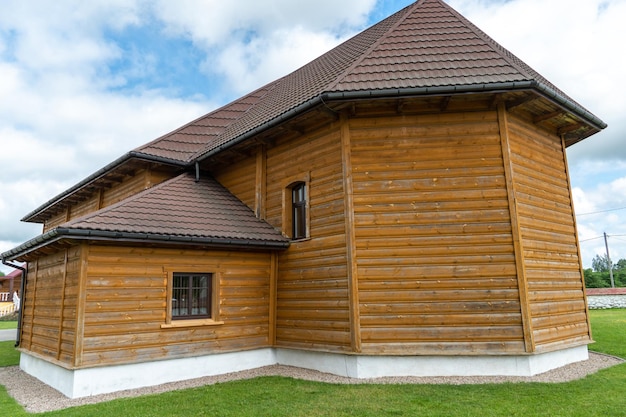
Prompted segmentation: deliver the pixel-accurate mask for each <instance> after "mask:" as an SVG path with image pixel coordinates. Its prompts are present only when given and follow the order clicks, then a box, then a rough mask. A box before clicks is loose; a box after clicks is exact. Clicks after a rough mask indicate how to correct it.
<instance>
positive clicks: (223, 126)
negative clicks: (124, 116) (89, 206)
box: [22, 0, 606, 222]
mask: <svg viewBox="0 0 626 417" xmlns="http://www.w3.org/2000/svg"><path fill="white" fill-rule="evenodd" d="M513 91H532V92H534V94H536V95H537V96H540V97H543V98H544V99H546V100H548V101H549V102H551V103H554V107H555V108H558V109H561V110H562V112H563V114H566V115H567V117H565V119H567V120H569V121H567V122H564V123H571V120H575V121H576V122H575V123H574V124H573V126H572V125H568V129H565V130H564V132H566V133H565V135H566V144H567V145H570V144H572V143H576V142H577V141H579V140H582V139H584V138H585V137H587V136H589V135H591V134H594V133H596V132H598V131H599V130H600V129H603V128H604V127H606V124H605V123H604V122H603V121H602V120H600V119H599V118H597V117H596V116H594V115H593V114H592V113H590V112H589V111H588V110H586V109H585V108H584V107H582V106H581V105H580V104H578V103H577V102H576V101H574V100H573V99H572V98H570V97H569V96H568V95H566V94H565V93H564V92H562V91H561V90H560V89H558V88H557V87H555V86H554V85H552V84H551V83H550V82H549V81H547V80H546V79H545V78H544V77H542V76H541V75H540V74H539V73H537V72H536V71H534V70H533V69H532V68H530V67H529V66H528V65H526V64H525V63H524V62H522V61H521V60H520V59H518V58H517V57H515V56H514V55H513V54H512V53H510V52H509V51H508V50H506V49H505V48H503V47H502V46H501V45H499V44H498V43H497V42H495V41H494V40H493V39H491V38H490V37H489V36H487V35H486V34H485V33H484V32H482V31H481V30H480V29H478V28H477V27H476V26H474V25H473V24H472V23H471V22H469V21H468V20H467V19H465V18H464V17H463V16H461V15H460V14H459V13H457V12H456V11H455V10H453V9H452V8H451V7H449V6H448V5H446V4H445V3H444V2H443V1H442V0H418V1H417V2H415V3H414V4H412V5H410V6H408V7H406V8H404V9H402V10H400V11H399V12H397V13H395V14H394V15H392V16H390V17H388V18H387V19H385V20H383V21H381V22H380V23H378V24H376V25H374V26H372V27H370V28H369V29H366V30H365V31H363V32H361V33H359V34H358V35H356V36H354V37H353V38H351V39H349V40H347V41H346V42H344V43H342V44H341V45H339V46H337V47H336V48H334V49H332V50H330V51H329V52H327V53H325V54H324V55H322V56H320V57H319V58H317V59H315V60H313V61H312V62H310V63H309V64H307V65H305V66H303V67H301V68H300V69H298V70H296V71H294V72H292V73H291V74H288V75H286V76H284V77H282V78H279V79H278V80H276V81H273V82H271V83H269V84H267V85H265V86H263V87H261V88H259V89H258V90H256V91H254V92H252V93H250V94H247V95H245V96H244V97H241V98H239V99H237V100H235V101H233V102H232V103H230V104H227V105H225V106H223V107H222V108H219V109H217V110H215V111H213V112H211V113H209V114H207V115H205V116H202V117H200V118H198V119H196V120H194V121H192V122H190V123H188V124H186V125H185V126H182V127H181V128H179V129H177V130H175V131H173V132H171V133H168V134H166V135H164V136H162V137H160V138H158V139H156V140H154V141H152V142H150V143H148V144H145V145H143V146H140V147H138V148H136V149H134V150H133V151H131V152H129V153H127V154H126V155H124V156H122V157H121V158H119V159H118V160H116V161H114V162H112V163H111V164H109V165H107V166H106V167H104V168H103V169H101V170H99V171H97V172H96V173H94V174H93V175H91V176H89V177H88V178H86V179H84V180H83V181H81V182H79V183H78V184H76V185H75V186H73V187H72V188H70V189H68V190H67V191H65V192H64V193H61V194H59V195H58V196H56V197H54V198H53V199H51V200H50V201H48V202H46V203H44V204H43V205H42V206H40V207H39V208H37V209H35V210H34V211H33V212H31V213H29V214H27V215H26V216H25V217H24V218H23V219H22V220H23V221H34V222H43V221H44V220H45V219H46V218H47V217H49V216H50V215H51V214H54V213H56V212H58V211H59V207H62V205H63V204H65V203H64V202H68V203H67V204H69V202H71V201H80V199H81V198H85V197H86V196H88V195H89V192H90V191H89V189H90V187H98V186H101V184H100V183H101V182H104V183H105V184H108V183H107V182H106V181H107V177H108V176H112V175H114V174H115V171H116V170H117V171H120V170H123V169H126V168H125V167H126V166H128V165H130V164H132V163H133V161H138V160H140V161H149V162H150V163H158V164H163V165H166V164H167V165H169V166H172V167H179V168H181V169H184V168H186V167H190V166H192V165H193V164H194V163H196V162H201V161H203V160H205V159H207V158H213V157H215V156H216V155H217V157H219V154H220V152H221V151H223V150H225V149H227V148H229V147H232V146H234V145H236V144H239V143H242V142H245V141H246V140H248V139H250V138H253V137H254V136H255V135H256V134H258V133H261V132H264V131H266V130H267V129H269V128H271V127H273V126H277V125H279V124H281V123H283V122H285V121H287V120H290V119H291V118H292V117H295V116H296V115H299V114H302V113H304V112H306V111H307V110H309V109H312V108H314V107H315V106H318V105H320V104H327V103H332V102H336V101H344V100H359V99H377V98H394V97H398V98H402V97H417V96H429V95H440V96H446V95H455V94H463V93H501V92H513ZM553 113H554V114H561V113H560V112H559V111H556V112H554V111H553ZM554 114H553V115H551V117H555V116H554ZM559 117H560V116H559Z"/></svg>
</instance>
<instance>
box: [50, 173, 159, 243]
mask: <svg viewBox="0 0 626 417" xmlns="http://www.w3.org/2000/svg"><path fill="white" fill-rule="evenodd" d="M168 178H170V175H169V174H166V173H165V172H161V171H158V170H151V169H142V170H140V171H139V172H137V173H136V175H135V176H133V177H128V178H126V179H125V180H123V181H122V182H120V183H117V184H116V185H115V186H113V187H111V188H107V189H98V190H94V192H93V194H92V195H91V196H90V197H89V198H88V199H86V200H84V201H81V202H79V203H76V204H73V205H71V206H70V207H69V208H66V209H65V210H64V211H62V212H60V213H57V214H56V215H54V216H52V217H51V218H50V219H48V220H46V221H45V223H44V226H43V233H45V232H47V231H49V230H51V229H54V228H55V227H57V226H59V225H61V224H63V223H65V222H67V221H69V220H72V219H75V218H78V217H80V216H84V215H86V214H89V213H92V212H94V211H97V210H99V209H101V208H104V207H107V206H110V205H112V204H115V203H117V202H119V201H122V200H124V199H125V198H128V197H130V196H132V195H134V194H137V193H138V192H140V191H143V190H145V189H147V188H150V187H152V186H154V185H156V184H159V183H161V182H163V181H164V180H166V179H168Z"/></svg>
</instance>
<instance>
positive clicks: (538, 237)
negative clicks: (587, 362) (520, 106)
mask: <svg viewBox="0 0 626 417" xmlns="http://www.w3.org/2000/svg"><path fill="white" fill-rule="evenodd" d="M509 130H510V132H509V135H510V140H511V160H512V163H513V171H514V180H515V182H516V190H517V195H516V198H517V202H518V215H519V222H520V229H521V234H522V239H523V241H524V245H523V246H524V266H525V270H526V279H527V283H528V292H529V302H530V311H531V316H532V328H533V337H534V340H535V343H536V345H537V350H538V351H541V350H545V349H550V348H552V347H556V346H559V347H561V346H563V345H564V344H565V345H567V344H579V343H588V342H589V340H590V333H589V332H590V330H589V326H588V317H587V312H586V306H585V299H584V296H583V291H584V290H583V286H584V281H583V275H582V271H581V268H580V261H579V253H578V247H577V242H576V230H575V224H574V216H573V209H572V201H571V194H570V190H569V181H568V177H567V170H566V166H565V163H566V161H565V155H564V150H563V148H562V145H561V140H560V138H558V137H557V136H556V135H549V134H548V133H546V132H545V131H543V130H540V129H538V128H535V127H533V126H532V125H529V124H528V123H525V122H524V121H523V120H520V119H517V118H514V117H509Z"/></svg>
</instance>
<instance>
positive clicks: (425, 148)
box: [350, 111, 524, 354]
mask: <svg viewBox="0 0 626 417" xmlns="http://www.w3.org/2000/svg"><path fill="white" fill-rule="evenodd" d="M350 135H351V137H350V139H351V143H352V154H351V158H352V167H353V173H352V176H353V192H354V211H355V214H354V217H355V234H356V252H357V267H358V277H359V301H360V303H359V310H360V321H361V332H362V351H363V352H364V353H370V354H378V353H390V354H498V353H507V352H518V353H519V352H524V340H523V329H522V321H521V312H520V311H521V310H520V301H519V300H520V297H519V293H518V284H517V278H516V265H515V255H514V248H513V240H512V234H511V219H510V214H509V206H508V199H507V190H506V184H505V174H504V167H503V159H502V149H501V144H500V136H499V128H498V121H497V114H496V112H495V111H491V112H480V111H479V112H472V113H464V114H453V113H447V114H436V115H416V116H409V115H406V116H397V117H385V118H383V117H380V118H368V119H358V118H354V119H351V120H350Z"/></svg>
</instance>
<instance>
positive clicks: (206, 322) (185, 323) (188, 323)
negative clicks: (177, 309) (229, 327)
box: [161, 319, 224, 329]
mask: <svg viewBox="0 0 626 417" xmlns="http://www.w3.org/2000/svg"><path fill="white" fill-rule="evenodd" d="M221 324H224V322H223V321H215V320H213V319H191V320H172V322H171V323H164V324H162V325H161V328H162V329H175V328H181V327H200V326H218V325H221Z"/></svg>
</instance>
